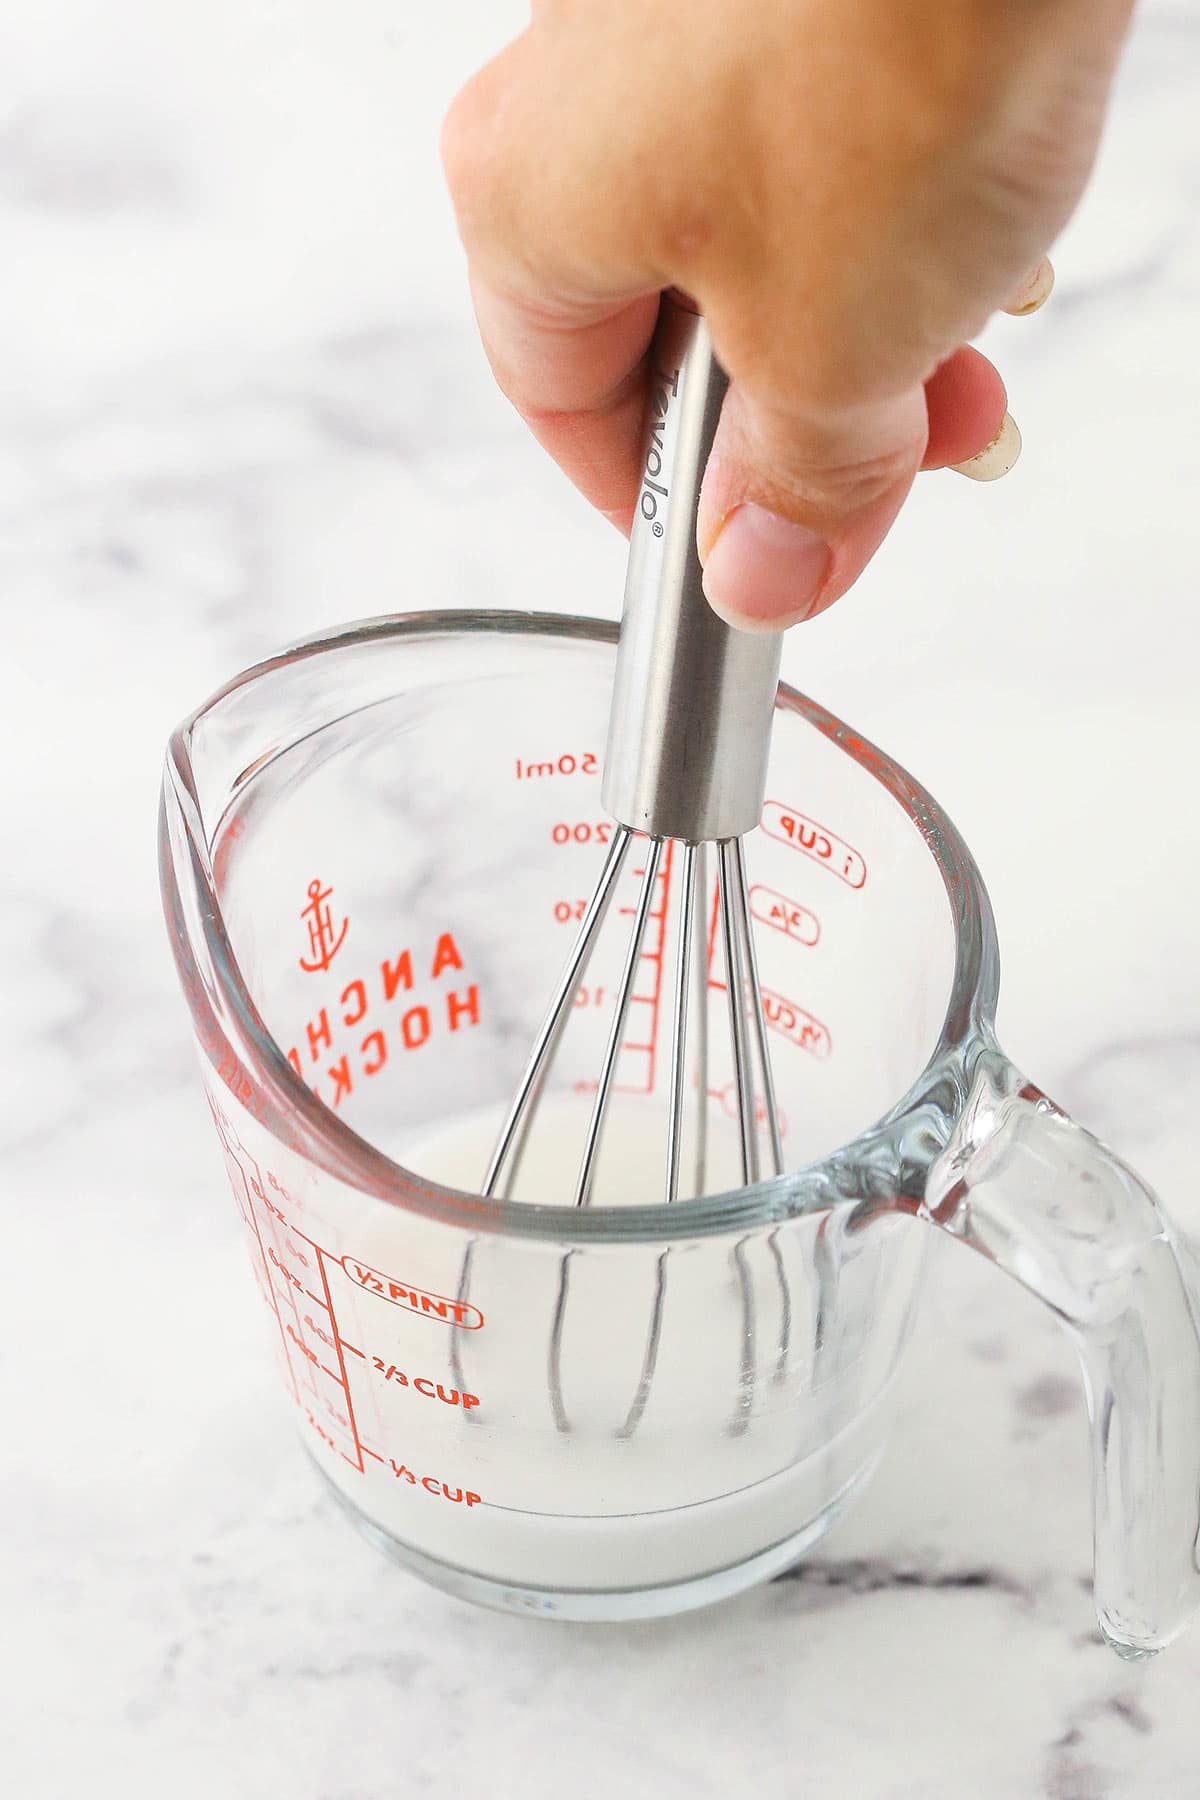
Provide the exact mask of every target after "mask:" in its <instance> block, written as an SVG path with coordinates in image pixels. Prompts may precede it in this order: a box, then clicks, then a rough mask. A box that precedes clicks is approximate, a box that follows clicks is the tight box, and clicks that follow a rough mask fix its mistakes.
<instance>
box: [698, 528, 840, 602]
mask: <svg viewBox="0 0 1200 1800" xmlns="http://www.w3.org/2000/svg"><path fill="white" fill-rule="evenodd" d="M829 557H830V551H829V545H828V544H827V543H826V542H825V541H824V539H823V538H821V537H819V536H818V535H817V533H816V532H815V531H810V530H809V529H808V527H807V525H797V524H795V523H793V521H792V520H791V519H783V518H780V516H779V514H778V513H773V512H768V511H767V509H766V507H765V506H756V505H755V504H754V502H753V501H752V500H747V501H744V502H743V504H742V505H741V506H735V507H734V509H733V511H732V512H731V513H730V514H729V517H728V518H727V519H726V520H725V523H724V524H723V525H722V527H721V530H720V532H719V534H718V536H717V541H716V543H715V544H714V545H713V547H712V549H711V550H710V551H709V553H708V559H707V561H706V562H705V565H704V592H705V596H706V598H707V600H708V603H709V605H710V606H711V607H712V609H713V611H714V612H715V613H716V615H717V617H718V618H719V619H724V621H725V623H726V624H727V625H732V626H734V627H735V628H736V629H737V630H739V631H783V630H784V629H785V628H786V627H787V626H788V625H796V624H798V623H799V621H800V620H801V619H807V617H808V615H809V613H810V612H811V611H812V609H813V605H814V603H815V601H816V598H817V595H818V594H819V593H820V591H821V585H822V583H823V582H824V580H825V576H826V574H827V573H828V570H829Z"/></svg>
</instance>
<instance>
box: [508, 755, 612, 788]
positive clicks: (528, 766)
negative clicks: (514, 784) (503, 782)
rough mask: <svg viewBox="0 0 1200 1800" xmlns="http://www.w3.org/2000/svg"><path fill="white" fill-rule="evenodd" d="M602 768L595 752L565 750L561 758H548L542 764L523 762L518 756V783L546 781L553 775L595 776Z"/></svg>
mask: <svg viewBox="0 0 1200 1800" xmlns="http://www.w3.org/2000/svg"><path fill="white" fill-rule="evenodd" d="M599 767H600V758H599V757H598V756H597V755H596V752H595V751H594V750H582V751H579V752H578V753H576V752H575V751H573V750H564V751H563V752H562V754H561V755H560V756H551V757H547V758H545V759H544V760H542V761H540V762H531V761H527V760H523V759H522V758H521V757H519V756H518V758H517V763H516V779H517V780H518V781H546V780H548V779H549V778H550V776H552V775H595V774H596V772H597V771H598V769H599Z"/></svg>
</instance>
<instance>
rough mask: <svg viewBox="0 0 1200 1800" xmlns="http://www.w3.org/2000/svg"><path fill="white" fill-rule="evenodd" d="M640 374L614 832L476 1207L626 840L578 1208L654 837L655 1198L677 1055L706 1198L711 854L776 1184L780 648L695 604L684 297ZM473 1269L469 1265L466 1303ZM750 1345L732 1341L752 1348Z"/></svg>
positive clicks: (739, 1046) (710, 405)
mask: <svg viewBox="0 0 1200 1800" xmlns="http://www.w3.org/2000/svg"><path fill="white" fill-rule="evenodd" d="M650 370H651V382H650V405H649V410H648V418H647V424H646V433H645V445H644V454H643V464H642V477H641V484H640V488H639V493H638V502H637V507H636V511H635V514H634V522H633V530H632V534H631V537H630V546H629V562H628V569H627V574H626V582H625V600H624V610H623V615H622V621H621V632H620V639H619V643H618V649H617V659H616V671H615V677H614V684H613V697H612V705H611V711H610V715H609V732H608V746H607V751H606V755H605V761H604V775H603V782H602V788H601V799H602V803H603V805H604V807H605V810H606V811H607V812H608V813H610V814H611V816H612V817H613V819H614V820H615V821H616V826H617V829H616V830H615V831H614V833H613V836H612V839H611V841H610V844H609V848H608V853H607V856H606V859H605V862H604V867H603V869H602V871H601V873H600V878H599V880H598V882H597V884H596V887H595V890H594V891H593V894H592V897H591V899H590V901H589V902H588V904H587V907H586V910H585V912H584V915H583V919H582V922H581V924H580V928H579V932H578V935H577V937H576V940H575V944H574V947H573V948H572V950H571V953H570V956H569V957H568V959H567V963H566V966H565V968H564V969H563V971H562V974H561V975H560V977H559V980H558V983H557V985H556V987H555V989H554V992H553V994H552V996H551V999H550V1004H549V1006H548V1008H547V1010H546V1014H545V1017H544V1019H543V1021H542V1024H541V1028H540V1030H539V1031H538V1034H537V1037H536V1039H535V1041H534V1044H533V1048H532V1051H531V1053H530V1056H529V1060H528V1062H527V1064H526V1066H525V1069H524V1072H523V1074H522V1076H521V1079H520V1082H519V1084H518V1087H517V1090H516V1093H515V1095H514V1098H513V1100H512V1104H511V1106H510V1107H509V1110H508V1113H507V1115H506V1117H505V1120H504V1124H503V1126H502V1128H501V1131H500V1134H499V1137H498V1139H497V1142H496V1146H495V1149H494V1151H493V1153H492V1157H491V1161H490V1163H489V1164H488V1168H487V1171H486V1174H485V1175H484V1178H483V1182H482V1186H481V1190H480V1191H481V1192H482V1194H483V1195H484V1196H485V1197H495V1196H504V1195H507V1194H508V1193H509V1192H510V1190H511V1188H512V1186H513V1184H514V1182H515V1180H516V1178H517V1173H518V1170H519V1167H520V1162H521V1156H522V1152H523V1150H524V1146H525V1142H526V1139H527V1136H528V1133H529V1130H530V1127H531V1125H532V1123H533V1120H534V1116H535V1113H536V1109H537V1105H538V1100H539V1096H540V1094H541V1093H542V1091H543V1090H544V1087H545V1083H546V1077H547V1074H548V1072H549V1069H550V1065H551V1063H552V1060H553V1057H554V1053H555V1049H556V1046H557V1044H558V1041H559V1038H560V1037H561V1035H562V1032H563V1029H564V1026H565V1024H566V1021H567V1019H568V1017H569V1016H570V1014H571V1011H572V1007H573V1004H574V1000H575V995H576V993H577V990H578V988H579V985H580V982H581V981H582V980H583V978H584V976H585V974H586V971H587V968H588V964H589V961H590V959H591V957H592V954H593V951H594V948H595V945H596V942H597V939H598V937H599V936H600V932H601V927H602V926H603V923H604V919H605V915H606V913H607V911H608V909H609V904H610V902H611V900H612V897H613V894H614V891H615V889H616V887H617V883H618V880H619V877H620V876H621V873H622V871H623V869H624V868H625V866H626V863H627V860H628V857H629V853H630V849H631V846H632V845H633V843H634V842H635V839H636V837H637V835H638V834H641V836H643V837H644V838H646V839H648V840H649V843H648V846H647V847H646V854H645V866H644V872H643V877H642V885H641V890H640V894H639V897H638V902H637V905H636V907H635V908H634V919H633V928H632V931H631V933H630V937H629V941H628V945H627V947H626V950H625V954H624V959H623V963H622V966H621V975H620V981H619V985H618V988H617V997H616V1004H615V1007H614V1010H613V1015H612V1019H611V1023H610V1026H609V1030H608V1037H607V1041H606V1044H605V1049H604V1054H603V1058H602V1061H601V1065H600V1070H599V1076H598V1079H597V1083H596V1090H595V1097H594V1100H593V1102H592V1107H591V1113H590V1117H589V1120H588V1125H587V1129H586V1132H585V1134H584V1139H583V1144H582V1147H581V1153H580V1162H579V1169H578V1175H577V1177H576V1181H575V1189H574V1201H575V1204H576V1205H577V1206H586V1205H587V1204H588V1202H589V1200H590V1199H591V1196H592V1190H593V1185H594V1181H595V1175H596V1167H597V1159H598V1156H599V1151H600V1145H601V1139H602V1135H603V1132H604V1127H605V1121H606V1118H607V1115H608V1111H609V1104H610V1098H611V1094H612V1090H613V1085H614V1078H615V1076H616V1072H617V1065H618V1062H619V1059H620V1054H621V1045H622V1040H623V1038H624V1034H625V1027H626V1019H627V1014H628V1011H629V1005H630V1000H631V997H632V994H633V989H634V984H635V981H636V977H637V971H638V964H639V958H640V956H641V954H642V948H643V941H644V938H645V935H646V928H647V922H648V920H649V918H650V915H651V911H652V906H653V900H654V896H655V890H656V886H657V884H658V880H659V876H660V872H661V870H662V868H663V861H664V856H665V851H666V844H667V840H668V839H676V840H678V841H679V842H680V843H681V845H682V880H681V882H680V884H679V885H680V889H681V899H680V903H679V915H678V928H677V933H676V958H675V970H674V993H673V1008H672V1013H671V1057H670V1076H669V1097H668V1110H667V1142H666V1158H665V1172H664V1190H663V1197H664V1199H665V1200H666V1201H667V1202H668V1203H669V1202H672V1201H674V1200H676V1199H677V1198H678V1197H679V1196H680V1193H681V1191H683V1179H682V1160H683V1159H682V1143H683V1119H684V1108H685V1099H686V1092H687V1087H688V1079H689V1056H688V1051H689V1047H691V1048H693V1049H694V1052H695V1057H694V1062H695V1080H696V1085H697V1089H698V1109H697V1126H696V1142H695V1166H694V1171H693V1174H692V1178H691V1180H690V1182H689V1183H688V1187H689V1188H690V1191H691V1193H692V1194H693V1195H698V1194H701V1193H703V1192H704V1191H705V1183H706V1168H705V1162H706V1153H705V1145H706V1108H707V1099H708V1074H707V1069H708V1050H709V1045H708V985H709V976H708V956H709V944H708V922H709V921H708V907H707V894H708V877H707V846H708V845H713V846H715V851H716V865H717V908H716V915H717V916H716V934H717V936H718V937H719V939H720V942H721V948H722V955H723V960H724V966H725V976H726V983H725V985H726V991H727V998H728V1015H729V1037H730V1043H731V1048H732V1063H733V1077H734V1095H735V1101H736V1114H737V1124H738V1137H739V1143H740V1153H741V1171H742V1180H743V1182H746V1183H750V1182H754V1181H757V1180H759V1179H760V1177H761V1176H762V1174H763V1172H764V1169H763V1148H764V1146H763V1144H762V1137H763V1135H764V1131H763V1129H762V1128H763V1127H765V1137H766V1146H765V1148H766V1152H767V1156H768V1158H769V1170H768V1172H769V1173H771V1174H779V1173H781V1172H782V1168H783V1152H782V1146H781V1142H780V1127H779V1111H778V1107H777V1104H776V1099H775V1088H774V1082H773V1079H772V1073H771V1058H770V1053H769V1049H768V1044H767V1027H766V1019H765V1016H764V1012H763V1003H762V994H761V990H760V987H759V980H758V967H757V961H756V957H755V948H754V937H753V932H752V928H751V914H750V904H749V896H748V891H747V883H746V865H745V857H744V852H743V847H742V837H743V835H744V834H745V833H747V832H749V831H751V830H753V828H754V827H755V826H756V825H757V824H758V821H759V816H760V814H761V812H762V805H763V795H764V788H765V783H766V769H767V754H768V749H769V744H770V730H771V719H772V714H773V710H774V705H775V695H776V689H777V686H778V680H779V659H780V645H781V638H780V635H779V634H778V633H770V634H762V635H759V634H748V633H745V632H736V631H733V630H731V629H730V628H729V626H727V625H725V624H723V623H722V621H721V620H720V619H718V618H717V616H716V614H715V613H714V612H713V611H712V609H711V607H710V606H709V605H708V603H707V601H706V600H705V597H704V594H703V591H702V588H701V569H700V561H699V557H698V555H697V551H696V502H697V497H698V494H699V490H700V482H701V478H702V476H703V473H704V468H705V464H706V462H707V460H708V454H709V450H710V448H711V446H712V441H713V437H714V434H715V432H716V427H717V421H718V418H719V416H720V410H721V402H722V400H723V398H724V395H725V390H726V387H727V385H728V383H727V378H726V376H725V373H724V371H723V370H722V368H721V367H720V364H719V363H718V362H717V359H716V357H715V356H714V354H713V349H712V344H711V340H710V338H709V334H708V330H707V327H706V325H705V323H704V320H703V319H702V318H701V317H700V316H699V314H698V313H697V312H696V311H695V310H694V309H693V308H692V306H691V304H690V303H689V302H688V301H686V300H685V299H684V297H683V296H681V295H678V294H674V293H669V294H667V295H664V297H663V300H662V302H661V306H660V311H659V319H658V325H657V328H656V331H655V336H654V341H653V344H652V346H651V351H650ZM690 1014H692V1015H693V1016H692V1017H690V1016H689V1015H690ZM693 1038H694V1042H692V1040H693ZM572 1254H574V1253H573V1252H568V1253H567V1254H566V1255H565V1256H564V1258H563V1265H562V1276H561V1280H560V1283H559V1293H558V1301H557V1305H556V1308H555V1315H554V1325H553V1332H552V1341H551V1346H550V1359H549V1374H550V1394H551V1403H552V1407H553V1410H554V1415H555V1420H556V1423H557V1424H558V1426H559V1429H560V1430H566V1429H568V1428H569V1426H568V1422H567V1419H566V1414H565V1410H564V1406H563V1400H562V1383H561V1373H560V1364H561V1346H562V1328H563V1317H564V1311H565V1307H566V1299H567V1284H568V1273H569V1265H570V1257H571V1255H572ZM665 1257H666V1252H665V1251H664V1252H663V1253H662V1254H661V1255H660V1258H659V1265H658V1279H657V1285H656V1293H655V1299H654V1303H653V1311H652V1317H651V1322H650V1328H649V1333H648V1337H647V1344H646V1351H645V1355H644V1358H643V1369H642V1377H641V1380H640V1382H639V1386H638V1392H637V1395H636V1396H635V1398H634V1401H633V1404H632V1406H631V1408H630V1411H629V1415H628V1417H627V1418H626V1421H625V1424H624V1427H623V1428H622V1432H621V1435H629V1434H630V1433H631V1432H632V1431H633V1430H634V1429H635V1428H636V1426H637V1423H638V1420H639V1419H640V1417H641V1414H642V1410H643V1409H644V1407H645V1404H646V1398H647V1395H648V1392H649V1384H650V1378H651V1376H652V1374H653V1369H654V1362H655V1357H656V1355H657V1349H658V1340H659V1333H660V1330H661V1323H662V1311H663V1296H664V1289H665ZM470 1260H471V1258H470V1252H469V1251H468V1254H467V1258H466V1261H465V1263H464V1268H463V1279H462V1289H463V1291H464V1292H465V1288H466V1284H467V1282H468V1281H469V1275H470ZM739 1273H740V1275H741V1278H742V1286H743V1298H744V1311H745V1312H746V1315H747V1320H748V1319H749V1305H750V1302H749V1288H748V1282H747V1278H746V1275H745V1271H744V1270H743V1269H741V1267H740V1265H739ZM751 1336H752V1333H751V1332H750V1330H749V1328H748V1327H747V1330H746V1331H745V1332H744V1333H743V1337H744V1338H745V1339H746V1340H747V1341H749V1339H750V1337H751ZM456 1348H457V1346H456Z"/></svg>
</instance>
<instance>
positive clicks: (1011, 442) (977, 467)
mask: <svg viewBox="0 0 1200 1800" xmlns="http://www.w3.org/2000/svg"><path fill="white" fill-rule="evenodd" d="M1020 454H1021V434H1020V432H1019V431H1018V430H1017V421H1016V420H1015V419H1014V418H1013V416H1012V414H1011V413H1005V415H1004V422H1003V424H1002V425H1001V427H1000V429H999V431H998V432H997V433H996V435H995V437H994V438H993V439H992V441H991V443H990V444H985V445H984V447H983V449H982V450H981V451H980V452H979V454H978V455H977V456H969V457H968V458H967V460H966V462H960V463H951V464H950V467H951V468H952V469H953V470H954V473H955V474H956V475H966V476H968V477H969V478H970V480H972V481H999V479H1000V477H1001V475H1007V474H1008V471H1009V470H1010V469H1011V468H1012V466H1013V464H1014V463H1015V462H1016V460H1017V458H1018V456H1020Z"/></svg>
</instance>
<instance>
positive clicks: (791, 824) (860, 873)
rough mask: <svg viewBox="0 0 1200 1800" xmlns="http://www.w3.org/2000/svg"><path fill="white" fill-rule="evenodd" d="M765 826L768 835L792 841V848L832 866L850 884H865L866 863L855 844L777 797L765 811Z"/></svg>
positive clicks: (766, 806) (824, 866)
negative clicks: (786, 804) (784, 804)
mask: <svg viewBox="0 0 1200 1800" xmlns="http://www.w3.org/2000/svg"><path fill="white" fill-rule="evenodd" d="M762 828H763V830H764V831H765V832H766V834H767V836H768V837H773V838H777V839H778V840H779V842H780V843H781V844H790V845H791V847H792V849H793V850H799V851H800V853H801V854H802V855H803V856H809V857H811V858H812V860H813V861H814V862H817V863H820V864H821V866H822V867H823V868H826V869H829V870H830V871H831V873H832V874H834V875H836V876H837V877H838V879H839V880H840V881H844V882H845V883H846V886H847V887H852V888H860V887H862V886H863V885H864V884H865V882H866V879H867V865H866V863H865V861H864V860H863V858H862V857H861V856H860V855H859V853H858V851H857V850H855V849H854V847H853V845H851V844H847V843H846V841H845V840H844V839H843V838H840V837H838V836H837V835H836V833H834V832H832V831H827V830H826V828H825V826H824V825H818V823H817V821H816V820H815V819H810V818H807V817H806V816H805V814H804V813H802V812H796V811H795V810H794V809H793V808H792V807H790V806H781V805H780V803H779V801H778V800H768V801H767V802H766V804H765V806H764V807H763V811H762Z"/></svg>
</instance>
